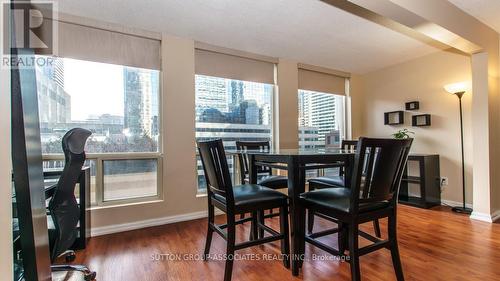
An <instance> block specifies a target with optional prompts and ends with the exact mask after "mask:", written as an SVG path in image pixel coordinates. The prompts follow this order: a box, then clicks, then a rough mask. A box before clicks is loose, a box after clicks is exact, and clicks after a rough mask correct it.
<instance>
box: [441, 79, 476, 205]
mask: <svg viewBox="0 0 500 281" xmlns="http://www.w3.org/2000/svg"><path fill="white" fill-rule="evenodd" d="M444 88H445V90H446V91H447V92H448V93H450V94H453V95H456V96H457V97H458V104H459V107H460V144H461V147H462V192H463V206H461V207H453V208H452V210H453V212H456V213H463V214H470V213H472V209H471V208H467V207H466V206H465V160H464V124H463V121H462V96H463V95H464V94H465V92H466V91H467V90H468V88H469V87H468V83H466V82H461V83H455V84H449V85H446V86H444Z"/></svg>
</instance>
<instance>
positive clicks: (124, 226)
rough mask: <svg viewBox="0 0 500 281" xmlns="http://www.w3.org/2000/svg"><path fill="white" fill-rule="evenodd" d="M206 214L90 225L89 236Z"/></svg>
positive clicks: (199, 217)
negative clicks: (98, 225) (97, 225)
mask: <svg viewBox="0 0 500 281" xmlns="http://www.w3.org/2000/svg"><path fill="white" fill-rule="evenodd" d="M215 214H216V215H219V214H222V212H220V211H219V210H216V212H215ZM207 216H208V212H207V211H200V212H193V213H187V214H181V215H174V216H169V217H162V218H154V219H148V220H142V221H135V222H129V223H122V224H113V225H106V226H100V227H92V229H91V236H92V237H94V236H100V235H106V234H112V233H118V232H124V231H130V230H136V229H141V228H146V227H152V226H159V225H164V224H171V223H176V222H183V221H190V220H196V219H201V218H206V217H207Z"/></svg>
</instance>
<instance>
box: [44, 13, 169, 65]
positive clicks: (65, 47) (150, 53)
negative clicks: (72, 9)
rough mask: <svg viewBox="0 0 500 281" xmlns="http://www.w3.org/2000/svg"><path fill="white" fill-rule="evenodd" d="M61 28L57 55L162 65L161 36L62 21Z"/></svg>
mask: <svg viewBox="0 0 500 281" xmlns="http://www.w3.org/2000/svg"><path fill="white" fill-rule="evenodd" d="M49 20H50V19H49ZM57 30H58V32H57V38H56V40H57V49H56V50H55V55H56V56H59V57H64V58H73V59H79V60H88V61H94V62H102V63H111V64H119V65H126V66H132V67H139V68H147V69H156V70H159V69H160V65H161V53H160V52H161V42H160V41H159V40H156V39H150V38H146V37H141V36H137V35H130V34H125V33H120V32H115V31H109V30H105V29H99V28H95V27H89V26H84V25H79V24H73V23H68V22H61V21H59V22H58V25H57ZM42 32H43V31H42ZM42 36H43V34H42Z"/></svg>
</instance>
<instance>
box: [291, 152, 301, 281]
mask: <svg viewBox="0 0 500 281" xmlns="http://www.w3.org/2000/svg"><path fill="white" fill-rule="evenodd" d="M287 164H288V165H287V169H288V196H289V198H290V222H291V224H290V225H291V232H290V233H291V236H292V239H291V242H292V245H291V255H292V256H291V262H292V274H293V275H294V276H297V275H299V268H300V267H301V265H302V260H303V257H304V256H303V254H304V249H305V240H304V236H305V212H304V210H303V209H302V208H301V207H300V205H299V204H298V199H299V195H300V194H301V193H302V192H304V190H305V171H304V169H301V168H300V165H299V162H298V159H297V158H296V157H293V156H290V158H289V160H288V163H287Z"/></svg>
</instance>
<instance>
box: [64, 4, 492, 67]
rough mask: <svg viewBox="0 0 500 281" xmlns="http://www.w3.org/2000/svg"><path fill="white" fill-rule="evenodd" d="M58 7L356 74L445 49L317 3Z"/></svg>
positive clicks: (116, 21)
mask: <svg viewBox="0 0 500 281" xmlns="http://www.w3.org/2000/svg"><path fill="white" fill-rule="evenodd" d="M454 1H458V0H454ZM467 1H473V0H463V1H462V2H467ZM474 1H476V0H474ZM491 1H492V2H493V1H498V0H491ZM58 9H59V10H60V11H61V12H64V13H69V14H73V15H77V16H82V17H87V18H93V19H97V20H102V21H107V22H112V23H118V24H121V25H125V26H129V27H135V28H141V29H146V30H151V31H157V32H166V33H168V34H172V35H176V36H180V37H186V38H192V39H194V40H197V41H201V42H205V43H209V44H213V45H218V46H222V47H226V48H233V49H238V50H243V51H247V52H253V53H257V54H262V55H267V56H273V57H281V58H288V59H293V60H297V61H298V62H301V63H306V64H312V65H317V66H323V67H329V68H333V69H337V70H343V71H348V72H352V73H366V72H370V71H373V70H376V69H380V68H383V67H386V66H389V65H393V64H397V63H400V62H403V61H408V60H411V59H413V58H417V57H420V56H423V55H426V54H430V53H432V52H436V51H438V49H436V48H433V47H431V46H428V45H426V44H424V43H422V42H420V41H417V40H415V39H412V38H410V37H407V36H405V35H402V34H400V33H398V32H395V31H393V30H390V29H388V28H385V27H382V26H380V25H378V24H375V23H373V22H370V21H367V20H365V19H362V18H359V17H357V16H354V15H352V14H349V13H347V12H345V11H342V10H340V9H337V8H335V7H332V6H330V5H327V4H325V3H323V2H321V1H317V0H273V1H269V0H217V1H214V0H213V1H208V0H189V1H187V0H145V1H136V0H107V1H102V0H86V1H81V0H60V1H58Z"/></svg>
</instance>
